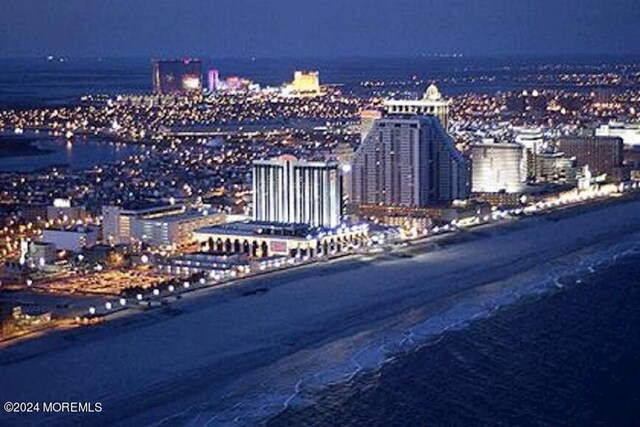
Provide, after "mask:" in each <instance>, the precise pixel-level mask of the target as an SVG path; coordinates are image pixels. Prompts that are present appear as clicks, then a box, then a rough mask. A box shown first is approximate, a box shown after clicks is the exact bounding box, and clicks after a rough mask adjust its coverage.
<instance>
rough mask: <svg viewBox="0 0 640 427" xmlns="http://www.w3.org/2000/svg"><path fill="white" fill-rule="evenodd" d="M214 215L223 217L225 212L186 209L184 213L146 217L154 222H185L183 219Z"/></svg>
mask: <svg viewBox="0 0 640 427" xmlns="http://www.w3.org/2000/svg"><path fill="white" fill-rule="evenodd" d="M213 216H220V217H223V216H224V213H222V212H218V211H209V210H206V209H205V210H195V209H192V210H185V211H183V212H182V213H176V214H174V215H163V216H156V217H153V218H144V219H145V220H146V221H152V222H163V223H174V222H183V221H189V220H192V219H197V218H204V217H213Z"/></svg>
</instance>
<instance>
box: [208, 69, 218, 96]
mask: <svg viewBox="0 0 640 427" xmlns="http://www.w3.org/2000/svg"><path fill="white" fill-rule="evenodd" d="M219 86H220V73H219V72H218V70H209V73H208V74H207V89H208V90H209V92H210V93H213V92H216V91H217V90H218V88H219Z"/></svg>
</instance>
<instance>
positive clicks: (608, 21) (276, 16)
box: [0, 0, 640, 57]
mask: <svg viewBox="0 0 640 427" xmlns="http://www.w3.org/2000/svg"><path fill="white" fill-rule="evenodd" d="M434 53H463V54H465V55H478V56H486V55H505V54H507V55H508V54H523V55H541V54H542V55H563V54H585V53H588V54H639V53H640V1H638V0H325V1H321V0H316V1H307V0H0V56H3V57H11V56H43V55H48V54H54V55H66V56H89V57H107V56H109V57H113V56H183V55H194V56H205V57H217V56H222V57H251V56H256V57H300V56H323V57H334V56H417V55H422V54H434Z"/></svg>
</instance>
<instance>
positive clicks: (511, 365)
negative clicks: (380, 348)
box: [269, 254, 640, 427]
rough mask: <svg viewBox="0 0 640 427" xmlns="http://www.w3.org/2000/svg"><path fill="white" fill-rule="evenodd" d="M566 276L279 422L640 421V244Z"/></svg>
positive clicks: (338, 387)
mask: <svg viewBox="0 0 640 427" xmlns="http://www.w3.org/2000/svg"><path fill="white" fill-rule="evenodd" d="M558 286H559V287H561V289H557V290H555V291H552V292H550V293H548V294H546V295H541V296H536V297H533V298H529V299H528V300H527V301H526V302H522V303H518V304H516V305H513V306H508V307H506V308H502V309H500V310H499V311H498V312H496V313H495V314H494V315H493V316H491V317H488V318H486V319H483V320H479V321H477V322H475V323H472V324H471V325H470V326H468V327H467V328H465V329H463V330H459V331H451V332H447V333H445V334H444V335H443V336H442V337H441V339H440V340H438V341H437V342H435V343H432V344H430V345H426V346H424V347H422V348H420V349H418V350H416V351H414V352H411V353H408V354H405V355H402V356H400V357H398V358H396V359H395V360H394V361H392V362H390V363H388V364H387V365H385V366H384V367H383V368H382V369H381V370H379V371H378V372H375V373H369V374H364V375H361V376H359V377H357V378H356V379H354V380H353V381H351V382H349V383H346V384H343V385H336V386H332V387H330V388H328V389H326V390H324V391H321V392H320V393H319V395H317V396H315V399H314V400H315V403H314V404H313V405H312V406H309V407H306V408H302V409H289V410H287V411H285V412H284V413H282V414H280V415H279V416H277V417H275V418H274V419H272V420H271V421H270V422H269V426H274V427H275V426H292V425H295V426H298V425H299V426H326V425H336V426H371V425H380V426H383V425H384V426H414V425H431V426H434V425H452V426H469V425H504V426H516V425H517V426H521V425H524V426H526V425H541V426H557V425H567V426H592V425H601V426H638V425H640V255H637V254H636V255H634V256H631V257H628V258H625V259H624V260H620V261H618V262H617V263H615V264H613V265H612V266H610V267H608V268H606V269H604V270H602V271H598V272H596V273H593V274H589V275H586V276H584V277H582V278H576V277H574V278H571V277H569V278H565V279H563V280H562V282H560V283H559V284H558Z"/></svg>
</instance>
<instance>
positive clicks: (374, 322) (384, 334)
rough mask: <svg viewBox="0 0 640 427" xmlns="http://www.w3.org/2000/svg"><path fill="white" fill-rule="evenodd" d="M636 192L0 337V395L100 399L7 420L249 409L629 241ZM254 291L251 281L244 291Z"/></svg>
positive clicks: (238, 414) (191, 420)
mask: <svg viewBox="0 0 640 427" xmlns="http://www.w3.org/2000/svg"><path fill="white" fill-rule="evenodd" d="M639 213H640V201H637V200H628V201H624V202H619V203H610V204H602V205H594V206H590V207H588V208H577V209H575V210H565V211H562V212H555V213H551V214H548V215H544V216H537V217H532V218H528V219H525V220H518V221H512V222H510V223H503V224H499V225H492V226H486V227H479V228H476V229H473V230H471V231H466V232H461V233H459V234H457V235H455V236H452V237H448V238H442V239H436V240H428V241H425V242H422V243H417V244H414V245H411V246H409V247H407V248H405V249H403V250H402V251H399V252H398V253H395V254H384V255H380V256H378V257H376V258H373V259H364V258H357V257H350V258H347V259H342V260H336V261H334V262H328V263H325V264H319V265H314V266H310V267H304V268H300V269H294V270H291V271H284V272H279V273H275V274H272V275H268V276H263V277H260V278H255V279H249V280H246V281H244V282H243V283H242V284H241V285H239V286H235V287H233V286H232V287H227V288H225V289H222V290H210V291H206V292H199V293H194V294H192V295H189V296H186V297H185V298H183V299H181V300H179V301H176V302H174V303H172V305H171V309H169V310H152V311H148V312H144V313H140V314H138V315H135V316H128V317H126V318H123V319H117V320H114V321H112V322H108V323H107V324H104V325H101V326H99V327H94V328H87V329H83V330H79V331H70V332H61V333H57V334H52V335H50V336H47V337H44V338H42V339H39V340H34V341H30V342H24V343H21V344H19V345H17V346H15V347H12V348H8V349H5V350H3V351H2V352H0V383H1V384H2V386H1V387H0V400H2V402H6V401H11V402H71V401H74V402H100V403H101V406H102V411H101V412H100V413H90V414H43V413H39V414H7V413H4V412H2V413H0V424H2V425H24V424H25V423H29V424H45V423H46V424H47V425H67V424H70V423H78V422H82V423H91V425H113V424H116V425H149V424H158V423H159V424H161V425H163V424H164V425H175V424H190V425H204V424H207V423H208V424H209V425H219V424H235V425H242V424H250V423H254V422H256V421H259V420H260V419H261V418H262V417H263V416H266V415H270V414H273V413H274V412H275V411H277V410H279V409H282V408H284V407H285V406H286V405H296V404H301V403H303V402H302V401H301V398H300V396H301V395H302V394H301V393H300V392H301V391H304V390H308V389H313V388H321V387H322V386H324V385H326V384H329V383H332V382H336V381H343V380H345V379H348V378H350V377H351V376H353V375H355V374H357V373H358V372H361V371H363V370H371V369H376V368H377V367H378V366H380V364H381V363H384V361H385V360H387V359H388V358H390V357H393V354H394V352H398V351H403V349H406V348H409V347H410V346H411V345H419V343H420V341H421V339H428V338H429V337H432V336H434V335H437V334H440V333H443V332H444V331H446V330H448V329H451V328H456V327H462V326H463V325H464V323H465V322H469V321H472V320H473V319H474V318H477V317H480V316H486V315H490V313H491V311H492V310H495V309H497V308H499V307H500V306H501V305H504V304H510V303H513V302H514V301H517V299H518V298H522V297H526V296H527V295H528V294H531V293H536V292H544V291H545V289H546V288H548V286H549V284H551V286H553V283H554V280H555V278H557V277H558V275H562V274H579V273H582V272H587V271H588V269H589V268H591V266H592V264H593V263H596V262H606V259H607V258H608V257H615V256H620V255H621V254H624V252H625V251H627V250H630V248H633V247H634V245H635V244H636V242H637V241H638V240H637V237H636V236H635V235H634V233H637V232H640V215H639ZM252 290H254V291H255V290H258V291H259V292H251V291H252Z"/></svg>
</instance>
